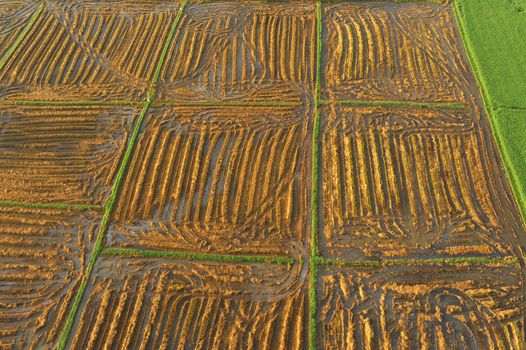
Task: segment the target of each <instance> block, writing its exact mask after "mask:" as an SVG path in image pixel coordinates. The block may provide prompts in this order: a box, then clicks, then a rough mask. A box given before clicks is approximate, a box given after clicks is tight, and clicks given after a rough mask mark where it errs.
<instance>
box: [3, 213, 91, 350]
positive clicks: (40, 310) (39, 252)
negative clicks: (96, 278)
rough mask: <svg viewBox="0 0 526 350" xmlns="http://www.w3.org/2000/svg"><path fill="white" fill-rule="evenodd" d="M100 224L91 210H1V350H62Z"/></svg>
mask: <svg viewBox="0 0 526 350" xmlns="http://www.w3.org/2000/svg"><path fill="white" fill-rule="evenodd" d="M99 222H100V217H99V215H97V214H95V213H93V212H87V211H67V210H48V209H46V210H42V209H24V208H15V207H10V208H0V271H1V282H0V284H1V286H2V287H1V291H2V292H1V293H0V348H2V349H11V348H13V349H21V348H24V349H51V348H54V347H55V346H56V344H57V342H58V338H59V337H60V332H61V331H62V329H63V327H64V324H65V321H66V317H67V314H68V310H69V308H70V307H71V304H72V301H73V298H74V297H75V294H76V292H77V289H78V286H79V283H80V281H79V279H80V277H81V273H82V271H83V269H84V268H85V266H86V264H87V260H88V258H89V256H90V252H91V247H92V245H93V242H94V238H95V234H96V229H97V227H96V226H97V224H98V223H99Z"/></svg>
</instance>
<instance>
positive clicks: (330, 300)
mask: <svg viewBox="0 0 526 350" xmlns="http://www.w3.org/2000/svg"><path fill="white" fill-rule="evenodd" d="M318 289H319V296H320V298H321V302H320V303H319V305H318V322H319V323H318V324H319V333H318V335H319V336H320V339H321V348H323V349H429V348H442V349H502V350H505V349H517V350H518V349H522V345H523V344H524V336H523V327H524V309H523V300H524V299H523V292H522V290H523V280H522V273H521V271H520V270H519V269H518V268H517V267H512V266H506V265H503V266H489V265H486V266H483V265H481V266H478V267H475V266H425V267H418V268H416V267H408V266H402V267H400V266H399V267H389V268H379V267H378V268H357V269H355V270H352V269H350V268H337V267H326V268H323V269H322V272H321V273H320V278H319V287H318Z"/></svg>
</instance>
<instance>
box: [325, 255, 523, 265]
mask: <svg viewBox="0 0 526 350" xmlns="http://www.w3.org/2000/svg"><path fill="white" fill-rule="evenodd" d="M517 263H518V259H517V258H516V257H512V256H507V257H488V256H477V257H451V258H422V259H386V260H359V259H358V260H345V259H329V258H323V257H318V264H320V265H326V266H327V265H328V266H331V265H333V266H345V267H391V266H427V265H464V264H483V265H485V264H488V265H491V264H503V265H516V264H517Z"/></svg>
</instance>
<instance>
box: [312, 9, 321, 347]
mask: <svg viewBox="0 0 526 350" xmlns="http://www.w3.org/2000/svg"><path fill="white" fill-rule="evenodd" d="M322 11H323V8H322V2H321V0H318V1H317V6H316V13H317V16H316V18H317V19H316V85H315V90H314V94H315V96H314V125H313V130H312V193H311V237H310V238H311V249H310V270H309V349H310V350H314V349H316V348H317V346H318V335H317V333H318V331H317V327H316V310H317V301H316V298H317V295H316V288H317V282H318V216H319V206H318V202H319V195H318V187H319V178H318V175H319V134H320V110H319V106H320V90H321V88H320V85H321V57H322V50H323V41H322V31H323V14H322Z"/></svg>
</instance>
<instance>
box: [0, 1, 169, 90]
mask: <svg viewBox="0 0 526 350" xmlns="http://www.w3.org/2000/svg"><path fill="white" fill-rule="evenodd" d="M139 5H140V3H136V4H135V6H130V7H128V6H126V7H123V6H122V4H121V5H120V6H119V5H118V4H117V3H111V2H109V3H104V2H84V1H73V2H62V3H55V2H46V7H45V10H44V11H43V12H42V14H41V15H40V16H39V17H38V19H37V21H36V22H35V24H34V25H33V26H32V28H31V30H30V31H29V33H28V35H27V36H26V37H25V39H24V40H23V41H22V43H21V45H20V46H19V47H18V48H17V50H16V51H15V52H14V53H13V55H12V56H11V57H10V59H9V60H8V61H7V62H6V65H5V66H4V67H3V69H1V70H0V87H1V89H0V97H4V98H12V99H20V98H21V96H20V95H22V97H23V98H25V99H29V100H31V99H39V100H101V99H107V98H111V99H119V98H120V99H128V98H132V99H133V98H136V99H144V98H145V97H146V91H147V90H148V88H149V87H150V82H151V79H152V78H153V75H154V70H155V65H156V62H157V61H158V59H159V57H160V54H161V50H162V45H159V43H162V42H164V41H165V39H166V37H167V35H168V33H169V28H170V27H171V25H172V23H173V21H174V19H175V16H176V14H177V10H178V8H179V6H178V3H177V2H172V3H171V4H170V5H169V6H165V7H164V8H163V9H162V10H161V9H159V8H157V9H155V8H153V7H152V6H151V5H148V4H146V3H142V6H139Z"/></svg>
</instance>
